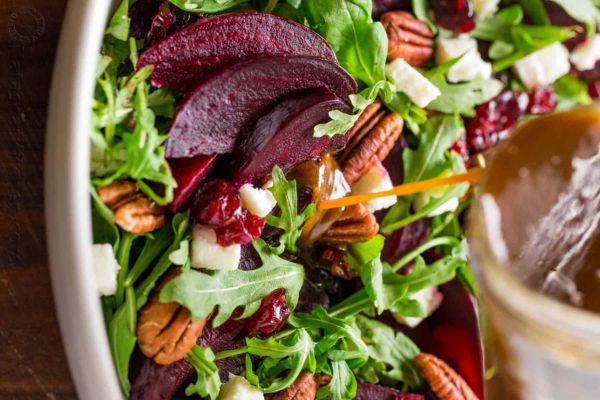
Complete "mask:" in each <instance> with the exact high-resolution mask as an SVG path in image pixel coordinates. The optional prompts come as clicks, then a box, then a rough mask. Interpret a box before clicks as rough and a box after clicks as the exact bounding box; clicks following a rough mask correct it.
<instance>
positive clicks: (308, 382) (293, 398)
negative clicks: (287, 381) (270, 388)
mask: <svg viewBox="0 0 600 400" xmlns="http://www.w3.org/2000/svg"><path fill="white" fill-rule="evenodd" d="M317 389H318V386H317V381H316V380H315V377H314V376H313V375H312V374H311V373H310V372H306V371H304V372H302V373H301V374H300V375H299V376H298V378H296V381H295V382H294V383H292V385H291V386H290V387H288V388H287V389H285V390H284V391H282V392H279V393H276V394H274V395H273V396H271V398H270V399H269V400H314V399H315V397H316V396H317Z"/></svg>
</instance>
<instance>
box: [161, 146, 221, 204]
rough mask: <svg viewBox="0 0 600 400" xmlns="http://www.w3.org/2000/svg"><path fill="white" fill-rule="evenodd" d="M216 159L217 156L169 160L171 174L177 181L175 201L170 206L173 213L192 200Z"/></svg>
mask: <svg viewBox="0 0 600 400" xmlns="http://www.w3.org/2000/svg"><path fill="white" fill-rule="evenodd" d="M216 158H217V157H216V156H215V155H209V156H204V155H200V156H197V157H192V158H180V159H171V160H169V167H171V173H172V174H173V178H175V180H176V181H177V188H176V189H175V193H174V194H173V201H172V202H171V204H169V209H170V210H171V211H173V212H177V211H178V210H179V209H180V208H181V207H182V206H183V205H184V204H185V203H186V202H187V201H188V200H189V199H190V197H191V196H192V195H193V194H194V192H195V191H196V189H198V186H200V184H201V183H202V181H203V180H204V178H206V176H207V175H208V173H209V172H210V170H211V169H212V167H213V165H214V163H215V160H216Z"/></svg>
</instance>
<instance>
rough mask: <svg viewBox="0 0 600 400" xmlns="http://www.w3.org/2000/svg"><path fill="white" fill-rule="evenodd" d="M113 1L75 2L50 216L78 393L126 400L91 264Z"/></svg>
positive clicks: (48, 189) (70, 11)
mask: <svg viewBox="0 0 600 400" xmlns="http://www.w3.org/2000/svg"><path fill="white" fill-rule="evenodd" d="M112 3H113V1H110V0H102V1H98V0H78V1H70V2H68V4H67V9H66V13H65V17H64V21H63V27H62V31H61V36H60V41H59V47H58V51H57V53H56V61H55V65H54V72H53V77H52V86H51V91H50V101H49V107H48V117H47V128H46V143H45V169H44V170H45V177H44V196H45V219H46V237H47V246H48V257H49V266H50V275H51V281H52V289H53V295H54V303H55V309H56V313H57V316H58V321H59V324H60V330H61V336H62V341H63V347H64V349H65V352H66V355H67V360H68V363H69V369H70V372H71V376H72V378H73V381H74V384H75V388H76V391H77V394H78V396H79V397H80V398H84V399H92V400H95V399H98V400H101V399H120V398H123V395H122V392H121V390H120V388H119V384H118V380H117V376H116V372H115V369H114V365H113V359H112V356H111V352H110V347H109V342H108V335H107V333H106V328H105V324H104V317H103V313H102V308H101V304H100V297H99V295H98V291H97V289H96V285H95V276H94V272H93V267H92V255H91V254H92V253H91V249H92V230H91V229H92V227H91V205H90V196H89V170H90V166H89V152H90V141H89V134H88V132H89V130H90V129H91V128H90V121H91V107H92V99H93V93H94V82H95V77H96V70H97V61H98V57H99V49H100V46H101V43H102V37H103V32H104V28H105V26H106V22H107V20H108V14H109V11H110V9H111V6H112Z"/></svg>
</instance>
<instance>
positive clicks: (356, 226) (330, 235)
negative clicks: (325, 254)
mask: <svg viewBox="0 0 600 400" xmlns="http://www.w3.org/2000/svg"><path fill="white" fill-rule="evenodd" d="M377 232H379V224H377V220H376V219H375V216H374V215H373V214H372V213H371V212H369V210H367V209H366V208H365V206H363V205H362V204H356V205H353V206H350V207H347V208H346V209H345V210H344V211H343V212H342V214H341V215H340V217H339V218H338V219H337V221H335V223H334V224H333V225H332V226H331V227H330V228H329V230H328V231H327V232H325V234H323V236H321V238H320V239H319V241H320V242H323V243H328V244H334V245H340V244H351V243H359V242H364V241H366V240H369V239H371V238H372V237H373V236H375V235H376V234H377Z"/></svg>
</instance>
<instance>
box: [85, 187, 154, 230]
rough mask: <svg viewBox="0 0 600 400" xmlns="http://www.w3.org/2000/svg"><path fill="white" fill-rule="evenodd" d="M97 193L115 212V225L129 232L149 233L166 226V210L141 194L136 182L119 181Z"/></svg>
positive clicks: (99, 188) (100, 189) (101, 188)
mask: <svg viewBox="0 0 600 400" xmlns="http://www.w3.org/2000/svg"><path fill="white" fill-rule="evenodd" d="M96 191H97V192H98V195H99V196H100V198H101V199H102V201H103V202H104V203H105V204H106V205H107V206H108V207H110V208H111V209H112V210H113V211H114V212H115V223H116V224H117V225H119V226H120V227H121V228H123V229H124V230H126V231H127V232H131V233H135V234H143V233H148V232H152V231H153V230H155V229H158V228H160V227H162V226H163V225H164V224H165V219H166V216H165V214H166V213H165V209H164V208H163V207H160V206H159V205H158V204H156V203H155V202H153V201H152V200H150V199H149V198H148V197H146V196H145V195H144V194H143V193H141V192H140V189H139V187H138V186H137V185H136V184H135V183H134V182H130V181H117V182H113V183H111V184H110V185H106V186H99V187H98V188H97V189H96Z"/></svg>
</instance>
